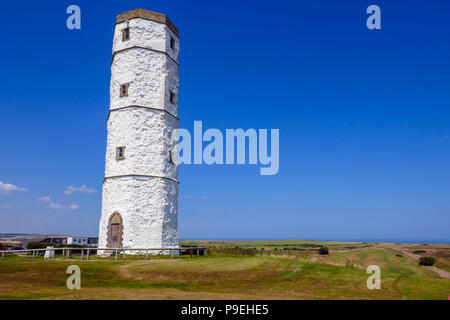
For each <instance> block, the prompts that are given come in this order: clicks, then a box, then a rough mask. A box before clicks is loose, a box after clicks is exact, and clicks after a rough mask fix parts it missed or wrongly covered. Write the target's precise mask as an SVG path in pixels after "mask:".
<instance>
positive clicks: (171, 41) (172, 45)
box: [170, 37, 175, 50]
mask: <svg viewBox="0 0 450 320" xmlns="http://www.w3.org/2000/svg"><path fill="white" fill-rule="evenodd" d="M170 47H171V48H172V50H175V39H174V38H173V37H170Z"/></svg>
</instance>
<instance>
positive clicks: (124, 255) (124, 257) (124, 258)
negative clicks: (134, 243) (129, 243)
mask: <svg viewBox="0 0 450 320" xmlns="http://www.w3.org/2000/svg"><path fill="white" fill-rule="evenodd" d="M123 260H127V253H126V251H125V249H124V250H123Z"/></svg>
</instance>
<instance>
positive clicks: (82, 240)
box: [67, 237, 88, 246]
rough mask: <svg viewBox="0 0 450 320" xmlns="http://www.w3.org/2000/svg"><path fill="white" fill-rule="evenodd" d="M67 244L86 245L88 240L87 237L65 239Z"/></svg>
mask: <svg viewBox="0 0 450 320" xmlns="http://www.w3.org/2000/svg"><path fill="white" fill-rule="evenodd" d="M67 244H79V245H83V246H85V245H87V244H88V238H87V237H67Z"/></svg>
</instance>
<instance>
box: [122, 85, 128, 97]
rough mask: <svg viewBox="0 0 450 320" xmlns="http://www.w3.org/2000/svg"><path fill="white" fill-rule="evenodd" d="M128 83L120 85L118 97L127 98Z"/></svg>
mask: <svg viewBox="0 0 450 320" xmlns="http://www.w3.org/2000/svg"><path fill="white" fill-rule="evenodd" d="M129 85H130V84H129V83H125V84H121V85H120V96H121V97H128V86H129Z"/></svg>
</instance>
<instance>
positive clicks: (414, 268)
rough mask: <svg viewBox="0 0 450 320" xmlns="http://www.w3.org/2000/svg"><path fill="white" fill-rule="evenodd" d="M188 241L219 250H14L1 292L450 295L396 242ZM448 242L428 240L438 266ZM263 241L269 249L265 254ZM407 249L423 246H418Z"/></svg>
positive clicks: (18, 295)
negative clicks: (40, 253) (89, 253)
mask: <svg viewBox="0 0 450 320" xmlns="http://www.w3.org/2000/svg"><path fill="white" fill-rule="evenodd" d="M184 244H185V245H186V244H188V245H208V246H211V247H215V251H214V250H213V251H212V254H211V255H209V256H206V257H202V256H200V257H197V256H194V257H192V258H190V257H189V256H181V257H176V258H175V259H173V260H172V259H170V257H152V258H151V259H150V260H145V259H144V258H143V257H139V256H137V257H136V256H135V257H131V256H128V257H127V260H122V261H121V260H119V261H114V260H113V259H102V260H101V261H100V260H99V259H101V258H96V257H94V259H96V260H90V261H86V260H83V261H81V260H80V259H79V258H78V259H77V258H76V257H74V259H71V260H67V259H62V258H55V259H46V260H43V259H35V260H32V259H31V258H29V257H17V256H13V257H7V258H6V259H5V261H3V262H0V299H440V300H442V299H447V298H448V296H449V295H450V280H448V279H442V278H440V277H439V275H438V274H436V273H435V272H432V271H431V270H429V269H427V268H423V267H420V266H419V265H418V264H417V261H416V260H414V259H413V258H411V257H409V256H408V255H406V254H401V256H398V255H400V254H399V251H397V250H396V249H395V248H397V247H395V246H392V245H391V246H384V245H383V244H366V243H343V242H329V243H323V242H320V243H319V242H317V241H279V242H278V241H270V242H269V241H263V242H218V241H210V242H205V241H195V242H194V241H190V242H185V243H184ZM318 245H325V246H327V247H328V248H329V249H330V254H329V255H328V256H320V255H318V254H317V246H318ZM236 246H238V247H239V248H257V251H256V252H257V254H256V255H240V253H239V252H240V251H236V252H235V253H233V251H229V252H227V251H221V249H223V248H230V249H231V248H236ZM447 247H449V246H447ZM447 247H446V246H436V245H427V246H426V250H428V252H429V253H432V254H435V255H438V256H439V257H438V264H439V265H442V266H444V267H448V266H449V259H448V257H445V253H447V250H448V249H446V248H447ZM261 248H265V249H264V255H261ZM284 248H290V249H284ZM402 248H403V249H402V250H409V249H410V250H416V246H412V247H409V246H405V247H402ZM405 248H406V249H405ZM408 248H409V249H408ZM275 249H276V250H275ZM441 251H442V252H441ZM442 255H444V256H442ZM441 256H442V257H441ZM72 264H76V265H78V266H79V267H80V268H81V286H82V288H81V290H68V289H67V287H66V280H67V277H68V276H69V275H68V274H66V268H67V267H68V266H69V265H72ZM371 264H376V265H379V266H380V268H381V272H382V277H381V278H382V282H381V287H382V288H381V290H369V289H367V286H366V281H367V278H368V276H369V275H368V274H366V272H365V268H366V267H367V266H368V265H371Z"/></svg>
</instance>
